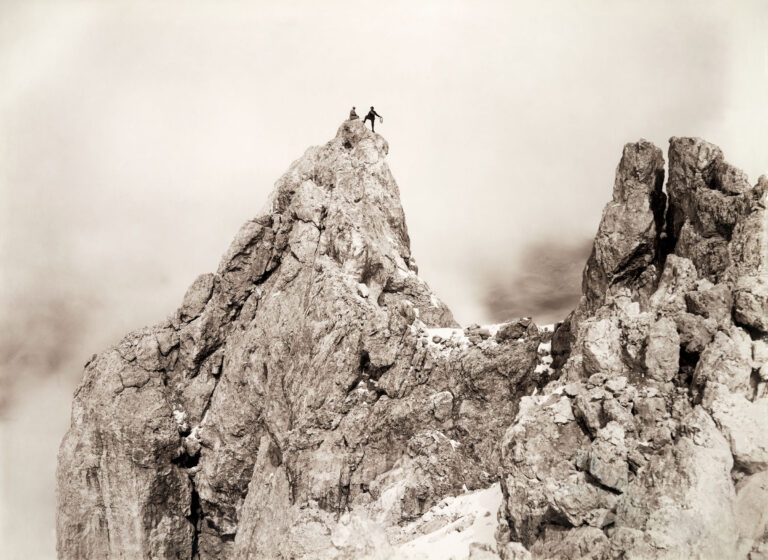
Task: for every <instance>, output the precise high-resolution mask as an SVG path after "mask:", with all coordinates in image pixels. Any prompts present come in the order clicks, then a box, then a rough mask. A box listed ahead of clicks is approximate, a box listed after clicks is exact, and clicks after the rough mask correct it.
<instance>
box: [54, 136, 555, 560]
mask: <svg viewBox="0 0 768 560" xmlns="http://www.w3.org/2000/svg"><path fill="white" fill-rule="evenodd" d="M387 151H388V146H387V143H386V141H385V140H384V139H383V138H382V137H381V136H379V135H377V134H374V133H372V132H370V131H368V130H366V128H365V126H364V125H363V124H362V123H360V122H359V121H347V122H345V123H343V124H342V125H341V127H340V128H339V131H338V133H337V135H336V137H335V138H333V139H332V140H331V141H329V142H328V143H327V144H325V145H324V146H321V147H315V148H310V149H309V150H307V152H306V153H305V154H304V155H303V156H302V157H301V158H300V159H298V160H297V161H295V162H294V163H293V164H292V165H291V167H290V168H289V170H288V171H287V172H286V173H285V174H284V175H283V176H282V177H281V178H280V179H279V180H278V181H277V184H276V185H275V189H274V191H273V193H272V195H271V197H270V201H269V204H268V205H267V207H266V209H265V211H264V212H263V213H262V214H261V215H260V216H258V217H256V218H254V219H253V220H250V221H248V222H247V223H246V224H245V225H244V226H243V227H242V228H241V229H240V231H239V232H238V234H237V236H236V237H235V239H234V241H233V242H232V244H231V246H230V248H229V249H228V250H227V252H226V253H225V255H224V257H223V258H222V261H221V264H220V265H219V268H218V270H217V272H216V273H214V274H204V275H202V276H200V277H199V278H198V279H196V280H195V281H194V282H193V283H192V285H191V286H190V288H189V290H188V291H187V293H186V295H185V296H184V298H183V301H182V305H181V307H180V308H179V310H178V312H177V313H176V314H175V315H174V316H172V317H171V318H169V319H168V320H166V321H164V322H162V323H160V324H158V325H156V326H154V327H151V328H146V329H140V330H138V331H136V332H133V333H130V334H129V335H127V336H126V337H125V338H124V339H123V340H122V341H121V342H120V343H118V344H117V345H116V346H114V347H113V348H110V349H108V350H106V351H105V352H102V353H101V354H99V355H98V356H95V357H94V358H93V359H92V360H91V361H90V362H89V363H88V364H87V366H86V369H85V373H84V376H83V381H82V383H81V385H80V387H79V388H78V390H77V392H76V395H75V399H74V403H73V414H72V425H71V427H70V430H69V432H68V433H67V435H66V437H65V438H64V441H63V442H62V446H61V450H60V455H59V475H58V476H59V513H58V548H59V554H60V555H61V556H62V557H66V558H79V557H89V558H99V557H104V558H108V557H114V556H115V555H124V556H126V557H152V558H225V557H230V558H252V557H264V558H271V557H278V556H279V555H282V556H281V557H285V556H293V557H297V558H300V557H306V558H317V557H323V556H327V557H334V558H335V557H360V556H361V555H364V554H367V553H369V552H372V551H376V550H385V549H387V547H391V546H394V545H395V544H396V542H397V540H398V537H397V535H395V534H394V533H393V531H394V532H395V533H396V532H397V530H398V529H397V528H398V527H399V526H400V524H402V523H406V522H409V521H413V520H416V519H418V518H419V517H420V516H421V515H422V514H423V513H425V512H426V511H428V510H429V508H431V507H432V506H434V505H436V504H437V503H438V502H439V501H440V500H441V499H442V498H444V497H446V496H449V495H455V494H457V493H460V492H462V491H463V490H465V489H480V488H487V487H488V486H489V485H491V484H492V483H493V482H494V481H495V480H496V478H497V474H496V473H497V471H498V454H497V452H496V441H497V440H498V439H499V438H500V437H501V434H502V433H503V430H504V429H505V428H506V426H507V425H509V423H510V422H511V421H512V419H513V417H514V415H515V413H516V412H517V403H518V400H519V395H521V394H528V393H530V392H532V391H533V390H534V389H535V388H536V387H537V386H538V385H539V382H540V381H541V380H542V379H543V378H544V377H545V375H546V372H547V371H548V370H547V367H546V364H545V363H542V359H543V358H542V357H541V356H540V355H539V346H540V344H541V342H542V337H543V336H546V333H544V332H540V330H539V329H538V328H537V327H536V325H535V324H533V323H532V322H531V321H530V320H521V321H515V322H511V323H508V324H505V325H497V326H494V327H493V328H482V327H479V326H473V327H470V328H467V329H461V328H459V327H458V325H456V323H455V321H454V319H453V317H452V315H451V313H450V311H449V310H448V309H447V308H446V306H445V305H444V304H443V303H442V302H441V301H440V300H439V299H438V298H437V297H436V296H435V295H434V294H433V293H432V291H431V290H430V289H429V287H428V286H427V284H426V283H425V282H424V281H423V280H421V279H420V278H419V277H418V275H417V273H416V270H417V269H416V266H415V263H414V261H413V258H412V257H411V254H410V247H409V239H408V234H407V229H406V224H405V218H404V215H403V210H402V207H401V204H400V200H399V193H398V188H397V185H396V183H395V181H394V179H393V178H392V175H391V173H390V171H389V168H388V166H387V164H386V159H385V158H386V154H387ZM342 517H343V521H344V522H343V523H342V522H341V518H342ZM360 535H367V536H366V538H359V536H360ZM382 547H383V548H382Z"/></svg>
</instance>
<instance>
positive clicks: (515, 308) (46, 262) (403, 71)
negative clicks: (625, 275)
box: [0, 0, 768, 559]
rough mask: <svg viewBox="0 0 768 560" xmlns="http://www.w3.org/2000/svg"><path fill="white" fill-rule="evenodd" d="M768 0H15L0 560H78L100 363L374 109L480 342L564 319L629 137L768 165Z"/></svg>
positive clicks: (2, 196)
mask: <svg viewBox="0 0 768 560" xmlns="http://www.w3.org/2000/svg"><path fill="white" fill-rule="evenodd" d="M766 29H768V5H766V4H765V3H763V2H758V1H754V2H752V1H747V0H745V1H741V2H735V3H734V2H719V1H703V2H701V1H696V2H693V1H682V2H675V3H668V2H661V1H651V2H643V3H637V2H632V1H618V2H610V3H606V2H601V1H597V0H594V1H586V2H579V3H578V4H574V3H572V2H568V1H565V0H557V1H548V2H500V1H494V0H486V1H480V2H468V1H459V0H457V1H450V0H448V1H436V0H435V1H431V0H430V1H422V2H418V3H414V2H404V1H394V2H387V3H386V4H382V3H380V2H368V1H365V2H355V3H352V2H341V1H335V0H332V1H329V2H323V3H322V4H320V3H312V2H281V3H266V2H253V3H243V2H235V1H225V2H216V3H202V2H195V3H181V2H173V1H172V2H163V3H148V2H122V1H116V2H109V3H101V2H85V1H82V2H81V1H61V2H57V3H50V2H38V1H25V2H15V1H9V0H2V1H0V83H2V84H3V86H2V88H0V310H1V311H0V543H2V544H1V545H0V546H2V551H0V555H2V556H3V557H4V558H25V559H28V558H51V557H53V556H54V554H55V553H54V543H55V538H54V532H53V528H54V519H55V493H54V488H55V482H54V472H55V462H56V458H55V456H56V448H57V446H58V442H59V441H60V440H61V437H62V436H63V434H64V431H65V430H66V427H67V424H68V422H69V406H70V402H71V396H72V392H73V391H74V389H75V387H76V385H77V383H78V381H79V379H80V376H81V374H82V366H83V364H84V363H85V362H86V361H87V359H88V358H89V357H90V356H91V355H92V354H93V353H95V352H99V351H101V350H103V349H104V348H106V347H107V346H108V345H110V344H114V343H116V342H117V341H118V340H119V339H120V337H121V336H122V335H124V334H125V333H127V332H129V331H130V330H132V329H135V328H139V327H141V326H144V325H149V324H154V323H156V322H159V321H162V320H163V319H164V318H165V317H166V316H168V315H169V314H171V313H173V312H174V310H175V309H176V307H177V306H178V304H179V303H180V301H181V298H182V297H183V294H184V291H185V290H186V288H187V286H188V285H189V284H191V283H192V281H193V280H194V279H195V277H196V276H197V275H198V274H200V273H203V272H209V271H213V270H215V269H216V267H217V264H218V261H219V258H220V256H221V254H222V253H223V252H224V250H225V249H226V247H227V246H228V244H229V242H230V240H231V238H232V237H233V236H234V234H235V232H236V231H237V230H238V228H239V226H240V224H241V223H243V222H244V221H245V220H247V219H249V218H251V217H253V216H255V215H257V214H258V213H259V210H260V209H261V207H262V206H263V204H264V202H265V201H266V199H267V196H268V193H269V192H270V191H271V189H272V185H273V184H274V182H275V181H276V180H277V179H278V177H279V176H280V175H281V174H282V173H283V172H284V171H285V170H286V169H287V168H288V166H289V165H290V163H291V162H292V161H293V160H294V159H296V158H298V157H299V156H300V155H301V154H302V153H303V152H304V151H305V150H306V148H307V147H308V146H311V145H318V144H322V143H324V142H326V141H327V140H329V139H330V138H332V137H333V136H334V134H335V133H336V129H337V127H338V126H339V125H340V124H341V122H342V120H343V119H344V118H346V115H347V114H348V111H349V109H350V107H351V106H353V105H355V106H357V107H358V109H360V108H362V107H368V106H370V105H375V106H376V109H377V111H378V112H380V113H381V114H382V115H383V116H384V123H383V124H381V126H378V125H377V132H380V133H381V134H382V135H383V136H384V137H385V138H386V139H387V140H388V142H389V144H390V154H389V157H388V163H389V166H390V168H391V169H392V172H393V174H394V176H395V177H396V179H397V181H398V184H399V187H400V190H401V197H402V202H403V206H404V209H405V214H406V218H407V223H408V228H409V233H410V237H411V240H412V250H413V254H414V257H415V259H416V261H417V263H418V264H419V268H420V274H421V276H422V277H423V278H424V279H425V280H426V281H427V282H428V283H429V284H430V285H431V286H432V287H433V289H434V290H435V291H436V293H438V294H439V295H440V296H441V298H442V299H443V300H444V301H445V302H446V303H447V304H448V306H449V307H450V308H451V309H452V310H453V312H454V315H455V316H456V318H457V319H458V321H459V322H461V323H462V324H464V325H466V324H469V323H488V322H498V321H502V320H507V319H511V318H514V317H516V316H520V315H527V316H532V317H533V318H534V320H535V321H536V322H537V323H540V324H546V323H551V322H555V321H558V320H561V319H562V318H563V317H564V316H565V315H566V314H567V313H568V311H570V309H571V308H572V307H573V306H574V305H575V302H576V301H577V299H578V296H579V290H580V281H581V280H580V275H581V270H582V268H583V265H584V262H585V260H586V256H587V255H588V252H589V246H590V242H591V239H592V236H593V235H594V233H595V231H596V229H597V225H598V223H599V219H600V213H601V210H602V208H603V205H604V204H605V203H606V202H607V201H608V200H609V198H610V195H611V188H612V185H613V178H614V172H615V168H616V165H617V163H618V161H619V158H620V156H621V150H622V146H623V145H624V143H626V142H631V141H636V140H638V139H639V138H641V137H644V138H647V139H649V140H651V141H653V142H654V143H656V144H657V145H658V146H659V147H661V148H662V149H666V145H667V140H668V138H669V137H670V136H672V135H676V136H685V135H690V136H700V137H703V138H706V139H707V140H709V141H711V142H713V143H716V144H718V145H719V146H720V147H721V148H722V149H723V150H724V152H725V156H726V158H727V159H728V160H729V161H730V162H731V163H733V164H734V165H735V166H737V167H739V168H742V169H744V170H745V171H746V172H747V173H748V174H749V175H750V179H751V180H752V182H755V180H756V179H757V177H758V176H759V175H760V174H761V173H765V172H766V171H768V152H767V151H766V150H765V146H767V145H768V106H767V105H766V103H765V100H766V99H767V98H768V37H767V36H766V34H765V30H766Z"/></svg>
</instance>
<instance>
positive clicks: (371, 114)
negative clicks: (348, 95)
mask: <svg viewBox="0 0 768 560" xmlns="http://www.w3.org/2000/svg"><path fill="white" fill-rule="evenodd" d="M376 117H379V118H380V119H381V122H384V117H382V116H381V115H380V114H378V113H377V112H376V110H375V109H374V108H373V106H371V110H370V111H368V114H367V115H365V119H363V124H365V121H371V130H372V131H373V132H376V127H375V126H374V125H375V124H376Z"/></svg>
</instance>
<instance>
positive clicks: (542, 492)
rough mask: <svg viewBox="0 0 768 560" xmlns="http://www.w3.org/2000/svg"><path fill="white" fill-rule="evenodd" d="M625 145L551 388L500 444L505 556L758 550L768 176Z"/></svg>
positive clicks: (761, 553) (556, 352) (759, 553)
mask: <svg viewBox="0 0 768 560" xmlns="http://www.w3.org/2000/svg"><path fill="white" fill-rule="evenodd" d="M663 168H664V161H663V158H662V156H661V152H660V150H658V149H657V148H655V147H653V146H652V145H651V144H649V143H648V142H645V141H641V142H638V143H636V144H628V145H627V146H626V147H625V148H624V154H623V157H622V160H621V163H620V164H619V167H618V169H617V173H616V183H615V186H614V192H613V200H612V201H611V202H610V203H608V205H607V206H606V208H605V210H604V212H603V218H602V221H601V223H600V227H599V229H598V233H597V236H596V238H595V242H594V248H593V252H592V256H591V257H590V259H589V261H588V263H587V266H586V268H585V271H584V283H583V297H582V300H581V303H580V304H579V306H578V308H577V309H576V310H575V311H574V312H573V313H572V314H571V315H570V316H569V317H568V319H567V320H566V321H565V322H564V323H563V324H562V325H560V326H559V328H558V329H557V330H556V332H555V335H554V340H553V346H552V353H553V357H554V366H555V367H556V368H558V370H557V372H556V373H555V376H556V377H557V379H556V380H555V381H552V382H550V383H549V384H548V385H547V386H546V387H545V389H544V390H543V391H542V392H541V393H539V394H537V395H535V396H526V397H523V398H522V400H521V403H520V411H519V413H518V416H517V417H516V419H515V421H514V422H513V423H512V424H511V425H510V427H509V428H508V430H507V432H506V434H505V436H504V440H503V443H502V445H501V468H502V472H503V474H502V477H501V481H500V482H501V488H502V493H503V503H502V506H501V509H500V513H499V517H500V525H499V528H498V530H497V544H498V550H497V552H498V554H500V556H501V557H502V558H528V557H533V558H580V557H589V558H601V559H602V558H624V557H626V558H762V557H765V555H767V554H768V544H766V536H767V535H768V533H767V530H768V526H767V523H768V515H766V512H767V511H768V431H766V430H765V425H766V422H767V421H768V391H767V390H766V382H768V375H766V374H767V373H768V352H767V351H766V348H768V344H767V341H768V291H767V290H766V286H767V285H768V251H767V250H766V247H767V246H768V238H767V237H766V231H767V230H768V228H767V224H766V210H765V208H766V191H767V190H768V179H767V178H766V177H761V178H760V180H759V181H758V183H757V184H756V185H755V186H750V185H749V183H748V181H747V179H746V177H745V175H744V174H743V173H742V172H740V171H739V170H737V169H735V168H733V167H732V166H731V165H729V164H728V163H726V162H725V160H724V159H723V155H722V153H721V151H720V150H719V149H718V148H717V147H716V146H713V145H711V144H708V143H706V142H704V141H702V140H699V139H695V138H672V139H671V140H670V147H669V177H668V180H667V185H666V191H667V196H668V202H667V204H666V208H665V204H664V194H663V193H662V191H661V189H662V178H663Z"/></svg>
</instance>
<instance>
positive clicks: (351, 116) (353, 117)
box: [349, 107, 360, 121]
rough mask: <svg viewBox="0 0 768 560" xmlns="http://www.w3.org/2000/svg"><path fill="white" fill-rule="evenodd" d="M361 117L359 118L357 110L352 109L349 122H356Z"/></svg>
mask: <svg viewBox="0 0 768 560" xmlns="http://www.w3.org/2000/svg"><path fill="white" fill-rule="evenodd" d="M359 118H360V117H358V116H357V113H356V112H355V108H354V107H352V110H351V111H350V112H349V120H351V121H354V120H355V119H359Z"/></svg>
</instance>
